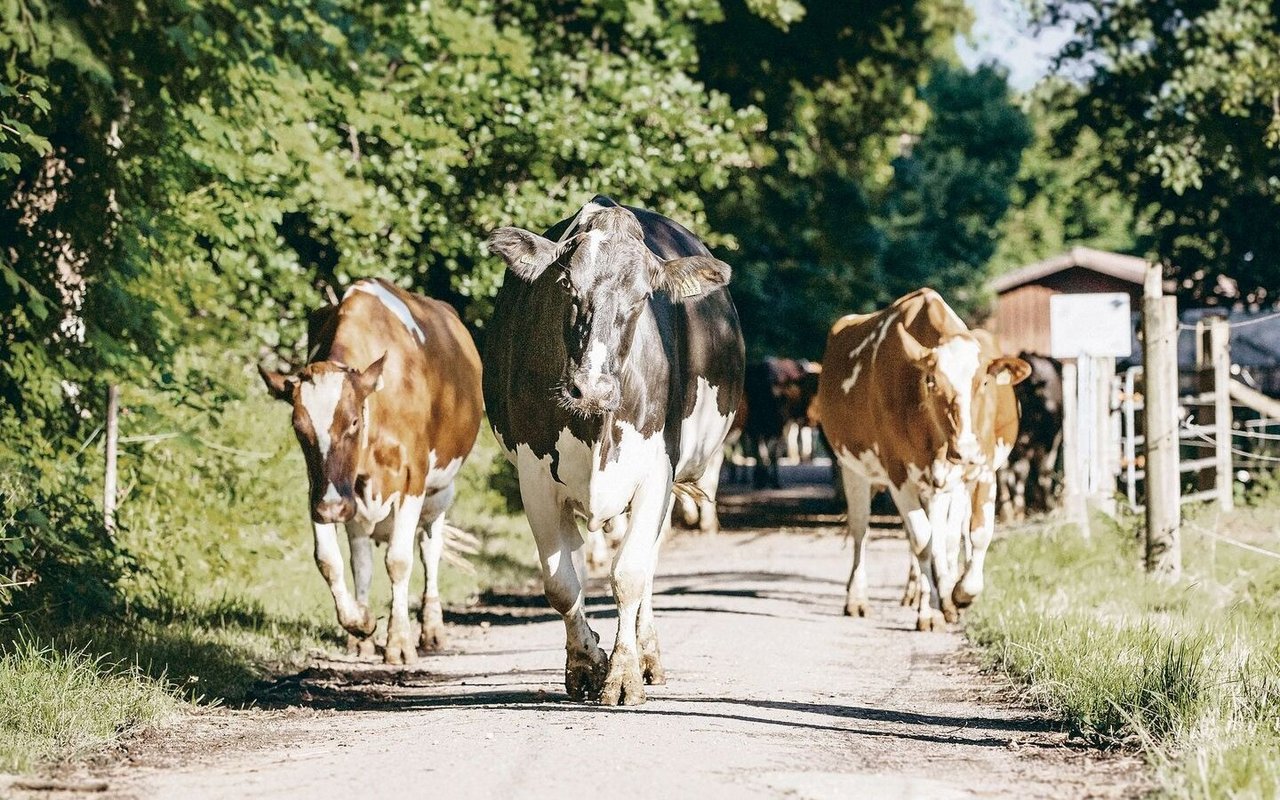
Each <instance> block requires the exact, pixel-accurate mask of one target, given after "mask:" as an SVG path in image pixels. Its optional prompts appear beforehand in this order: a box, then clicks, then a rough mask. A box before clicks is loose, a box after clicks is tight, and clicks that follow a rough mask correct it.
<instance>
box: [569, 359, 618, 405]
mask: <svg viewBox="0 0 1280 800" xmlns="http://www.w3.org/2000/svg"><path fill="white" fill-rule="evenodd" d="M564 393H565V404H566V405H567V406H569V407H570V408H572V409H574V410H576V411H578V412H580V413H583V414H604V413H606V412H610V411H616V410H617V409H618V405H619V403H620V402H621V400H622V388H621V386H620V384H619V382H618V379H617V378H615V377H614V376H612V375H607V374H605V373H599V372H597V373H594V374H591V373H587V372H585V371H581V370H580V371H578V372H575V373H574V374H573V376H572V377H571V378H570V379H569V380H568V381H567V382H566V385H565V392H564Z"/></svg>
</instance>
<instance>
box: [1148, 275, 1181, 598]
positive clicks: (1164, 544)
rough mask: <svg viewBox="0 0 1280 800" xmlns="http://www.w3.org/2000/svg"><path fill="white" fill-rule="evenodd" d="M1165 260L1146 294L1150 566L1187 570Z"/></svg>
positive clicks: (1174, 333) (1172, 575) (1171, 301)
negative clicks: (1164, 291)
mask: <svg viewBox="0 0 1280 800" xmlns="http://www.w3.org/2000/svg"><path fill="white" fill-rule="evenodd" d="M1162 280H1163V275H1162V271H1161V269H1160V266H1159V265H1157V264H1152V265H1150V266H1149V267H1148V268H1147V277H1146V282H1145V286H1144V288H1143V296H1142V356H1143V365H1144V367H1143V371H1144V373H1145V381H1144V382H1145V384H1146V402H1145V404H1144V405H1143V412H1142V415H1143V427H1144V428H1145V434H1146V437H1145V450H1146V471H1147V474H1146V489H1147V503H1146V508H1147V520H1146V522H1147V542H1146V544H1147V547H1146V566H1147V571H1148V572H1152V573H1155V574H1157V575H1159V576H1161V577H1163V578H1167V579H1169V580H1177V579H1178V578H1179V577H1181V574H1182V544H1181V538H1180V531H1179V528H1180V527H1181V521H1182V508H1181V498H1180V496H1179V495H1180V494H1181V478H1180V476H1179V472H1178V419H1177V414H1178V301H1177V299H1176V298H1173V297H1164V296H1163V290H1162V285H1161V284H1162Z"/></svg>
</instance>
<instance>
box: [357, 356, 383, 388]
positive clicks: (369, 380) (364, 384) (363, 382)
mask: <svg viewBox="0 0 1280 800" xmlns="http://www.w3.org/2000/svg"><path fill="white" fill-rule="evenodd" d="M386 361H387V354H386V353H383V354H382V356H381V357H380V358H378V360H377V361H375V362H373V363H372V364H370V365H369V366H367V367H365V368H364V371H363V372H361V373H360V376H359V377H358V378H356V384H357V385H358V386H359V387H360V395H361V396H362V397H368V396H369V395H371V394H373V393H374V392H376V391H378V390H379V389H381V388H382V387H383V386H385V385H386V382H385V381H384V380H383V379H382V366H383V364H385V363H386Z"/></svg>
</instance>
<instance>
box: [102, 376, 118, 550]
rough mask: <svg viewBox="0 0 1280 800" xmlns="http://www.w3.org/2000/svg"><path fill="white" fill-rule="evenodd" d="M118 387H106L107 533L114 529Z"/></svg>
mask: <svg viewBox="0 0 1280 800" xmlns="http://www.w3.org/2000/svg"><path fill="white" fill-rule="evenodd" d="M119 417H120V387H119V386H117V385H116V384H114V383H113V384H111V385H110V386H108V387H107V466H106V473H105V474H104V475H103V478H102V521H103V523H104V524H105V525H106V528H107V533H109V534H114V533H115V530H116V485H117V477H116V446H117V444H118V443H119V439H120V420H119Z"/></svg>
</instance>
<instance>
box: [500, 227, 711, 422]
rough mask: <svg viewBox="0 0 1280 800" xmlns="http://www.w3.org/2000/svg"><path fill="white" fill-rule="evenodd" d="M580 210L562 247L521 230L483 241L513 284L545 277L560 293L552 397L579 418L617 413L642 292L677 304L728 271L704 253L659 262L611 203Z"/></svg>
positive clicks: (644, 300)
mask: <svg viewBox="0 0 1280 800" xmlns="http://www.w3.org/2000/svg"><path fill="white" fill-rule="evenodd" d="M587 208H589V209H591V213H590V215H586V214H582V213H580V214H579V216H578V224H577V227H576V228H574V229H573V231H572V232H573V235H572V236H570V237H569V238H567V239H566V240H565V241H563V242H553V241H551V240H550V239H547V238H546V237H543V236H539V235H538V234H536V233H531V232H529V231H526V230H524V229H522V228H499V229H498V230H496V231H494V232H493V233H492V234H491V235H490V237H489V249H490V251H491V252H494V253H497V254H498V255H500V256H502V258H503V260H505V261H506V262H507V267H508V269H509V272H511V273H512V274H513V275H514V276H515V277H516V278H517V279H519V280H522V281H528V282H533V281H536V280H538V279H539V278H540V277H542V276H543V275H544V273H549V274H550V275H554V278H555V282H556V284H557V285H558V286H559V287H560V289H561V290H562V291H563V292H564V293H565V295H567V298H568V303H567V304H566V311H565V319H564V323H563V331H562V332H563V335H564V346H565V354H566V360H565V364H564V374H563V376H562V382H561V386H560V389H559V392H560V396H559V397H558V398H557V400H558V402H559V403H560V404H561V405H562V406H563V407H565V408H566V409H568V410H570V411H572V412H574V413H576V414H580V415H582V416H591V415H596V414H602V413H606V412H610V411H614V410H616V409H617V408H618V404H619V403H620V402H621V400H622V392H621V382H620V380H619V368H620V366H621V364H622V363H623V362H624V361H625V360H626V358H627V353H628V352H629V350H630V347H631V343H632V340H633V339H634V335H635V328H636V322H637V320H639V319H640V316H641V312H642V311H643V310H644V308H645V306H646V305H647V302H648V299H649V297H650V295H652V294H653V293H654V292H665V293H667V294H668V295H669V296H670V297H671V299H672V300H673V301H675V302H682V301H684V300H686V299H689V298H692V297H698V296H700V295H702V294H704V293H706V292H708V291H711V290H714V289H716V288H718V287H720V286H724V285H725V284H726V283H728V282H729V274H730V270H729V266H728V265H727V264H725V263H724V262H722V261H719V260H717V259H715V258H712V257H711V256H691V257H687V258H675V259H671V260H667V261H663V260H662V259H660V258H658V257H657V256H655V255H654V254H653V252H652V251H651V250H649V248H648V247H647V246H646V245H645V242H644V231H643V230H642V229H641V227H640V222H639V220H637V219H636V216H635V214H633V213H631V212H630V211H629V210H627V209H625V208H621V207H617V206H611V207H600V206H594V205H593V206H588V207H587ZM586 210H587V209H584V211H586Z"/></svg>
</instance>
